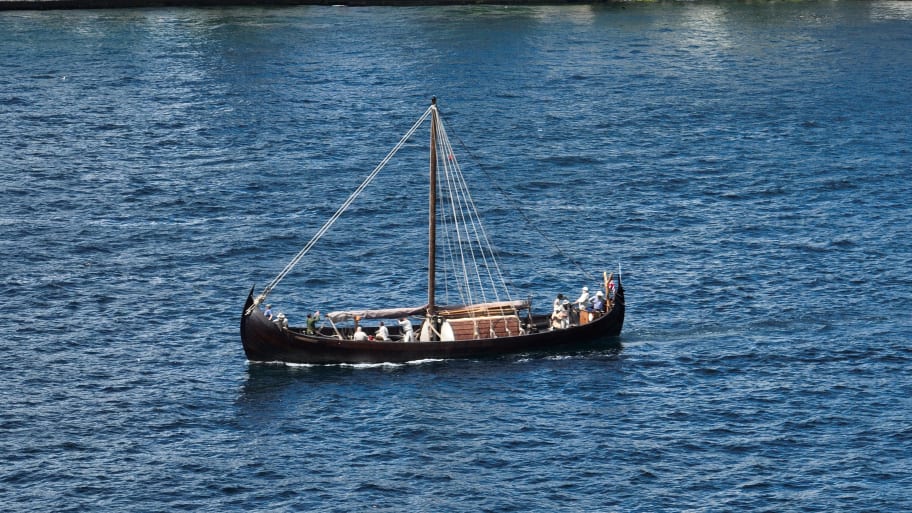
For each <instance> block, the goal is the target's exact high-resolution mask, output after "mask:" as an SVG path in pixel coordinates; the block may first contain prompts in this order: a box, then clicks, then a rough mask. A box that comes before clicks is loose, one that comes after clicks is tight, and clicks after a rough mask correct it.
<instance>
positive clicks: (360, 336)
mask: <svg viewBox="0 0 912 513" xmlns="http://www.w3.org/2000/svg"><path fill="white" fill-rule="evenodd" d="M352 340H358V341H362V340H367V333H364V330H362V329H361V326H358V327H357V328H355V334H354V335H352Z"/></svg>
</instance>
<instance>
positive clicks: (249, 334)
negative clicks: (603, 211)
mask: <svg viewBox="0 0 912 513" xmlns="http://www.w3.org/2000/svg"><path fill="white" fill-rule="evenodd" d="M251 305H253V295H252V291H251V294H250V295H248V296H247V302H246V304H245V305H244V311H245V312H246V311H247V310H248V309H249V308H250V306H251ZM624 309H625V306H624V289H623V287H622V286H621V287H618V292H617V295H616V298H615V303H614V307H613V308H612V310H611V311H610V312H608V313H606V314H605V315H603V316H601V317H600V318H598V319H596V320H595V321H592V322H590V323H588V324H584V325H582V326H574V327H571V328H567V329H563V330H554V331H548V330H545V331H539V332H537V333H529V334H525V335H519V336H513V337H501V338H488V339H479V340H460V341H455V342H398V341H393V342H379V341H354V340H340V339H338V338H335V337H324V336H314V335H306V334H304V333H303V332H300V331H297V330H296V329H295V328H291V329H282V328H280V327H279V326H277V325H276V324H275V323H273V322H272V321H270V320H269V319H267V318H266V317H265V316H264V315H263V313H262V312H261V311H260V310H259V308H254V309H253V311H252V312H251V313H250V314H249V315H242V316H241V341H242V342H243V344H244V352H245V353H246V355H247V359H248V360H250V361H252V362H286V363H305V364H339V363H353V364H354V363H386V362H389V363H401V362H410V361H416V360H429V359H448V358H478V357H485V356H497V355H503V354H513V353H524V352H530V351H552V350H560V349H561V348H566V347H568V346H578V345H582V344H587V343H592V342H596V341H599V340H603V339H605V338H608V337H615V336H618V335H620V333H621V329H622V328H623V325H624Z"/></svg>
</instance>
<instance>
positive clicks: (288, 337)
mask: <svg viewBox="0 0 912 513" xmlns="http://www.w3.org/2000/svg"><path fill="white" fill-rule="evenodd" d="M428 118H430V119H431V123H430V125H431V126H430V165H429V167H430V173H429V177H430V180H429V182H430V183H429V188H428V190H429V202H428V203H429V209H428V221H429V222H428V259H427V269H428V272H427V302H426V303H425V304H423V305H420V306H413V307H400V308H386V309H354V310H352V309H349V310H344V311H336V312H329V313H327V314H325V316H324V317H323V318H322V319H321V320H320V321H316V319H317V317H316V316H314V317H312V318H311V319H312V320H311V319H309V320H308V323H307V325H306V326H300V327H296V326H288V325H287V322H286V321H285V320H284V319H283V318H282V317H281V316H278V317H272V316H271V313H268V312H266V311H264V310H263V306H265V301H266V298H267V296H268V295H269V294H270V293H271V292H272V290H273V289H274V288H275V286H276V285H278V283H279V282H280V281H281V280H282V279H283V278H284V277H285V276H286V275H287V274H288V273H289V272H290V271H291V270H292V268H293V267H294V266H295V265H296V264H297V263H298V262H299V261H300V260H301V259H302V258H303V257H304V256H305V255H306V254H307V253H308V252H309V251H310V249H311V248H312V247H313V246H314V245H315V244H316V243H317V241H318V240H319V239H320V237H322V236H323V235H324V234H325V233H326V232H327V231H328V230H329V229H330V227H331V226H332V224H333V223H334V222H335V220H336V219H338V218H339V216H340V215H341V214H342V213H343V212H344V211H345V210H346V209H347V208H348V207H349V206H350V205H351V204H352V203H353V202H354V201H355V199H356V198H357V197H358V196H359V195H360V194H361V192H362V191H364V189H365V188H366V187H367V185H368V184H370V182H371V181H372V180H373V179H374V177H376V176H377V174H378V173H379V172H380V171H381V170H382V169H383V167H384V166H385V165H386V163H387V162H389V160H390V159H391V158H392V156H393V155H394V154H395V153H396V152H397V151H398V150H399V149H400V148H401V147H402V146H403V145H404V144H405V143H406V141H407V140H408V139H409V138H410V137H411V136H412V135H413V134H414V133H415V131H416V130H417V129H418V128H419V127H420V126H421V125H422V124H424V122H425V121H426V120H427V119H428ZM438 225H439V226H438ZM438 230H439V231H440V237H439V238H440V239H441V241H440V242H441V244H440V246H441V247H440V248H438ZM438 253H439V255H438ZM438 256H440V257H441V260H443V261H444V263H445V264H449V266H448V269H447V271H446V272H445V273H442V277H443V280H442V281H444V284H443V285H442V286H440V287H438V283H437V278H438V271H439V269H438V262H437V257H438ZM593 281H595V280H593ZM598 282H599V285H598V286H599V288H600V289H604V292H602V291H601V290H599V291H598V293H597V294H596V295H597V296H598V297H599V299H601V300H602V302H601V303H599V302H595V304H594V305H592V306H588V305H582V306H583V308H581V309H578V310H577V309H574V308H571V305H569V304H567V303H568V302H567V301H563V302H561V301H555V302H554V304H553V305H552V304H551V303H550V301H549V303H548V306H549V307H552V306H553V308H552V309H551V310H549V311H548V312H547V313H533V312H532V311H531V310H532V309H531V300H529V299H521V300H517V299H513V298H512V297H513V296H511V295H510V291H509V290H508V287H507V286H506V281H505V280H504V278H503V274H502V273H501V272H500V269H499V267H498V264H497V260H496V258H495V252H494V251H493V250H492V245H491V243H490V240H489V238H488V236H487V233H486V232H485V231H484V228H483V226H482V225H481V222H480V219H479V218H478V212H477V210H476V209H475V206H474V203H473V200H472V197H471V195H470V193H469V189H468V187H467V185H466V182H465V180H464V178H463V174H462V170H461V168H460V167H459V164H458V160H457V159H456V158H455V154H454V153H453V148H452V146H451V145H450V142H449V138H448V137H447V133H446V130H445V127H444V125H443V121H442V120H441V116H440V113H439V112H438V108H437V102H436V98H434V99H432V100H431V105H430V107H429V108H428V109H427V110H426V111H425V113H424V114H423V115H422V116H421V117H420V118H419V119H418V121H416V122H415V124H414V125H413V126H412V128H411V129H410V130H409V131H408V132H407V133H406V134H405V135H404V136H403V137H402V139H401V140H400V141H399V143H398V144H397V145H396V146H395V147H394V148H393V150H391V151H390V152H389V154H387V156H386V158H384V159H383V161H381V163H380V164H378V165H377V167H376V168H375V169H374V171H373V172H372V173H371V174H370V175H369V176H368V177H367V179H365V180H364V182H362V184H361V185H360V186H359V187H358V188H357V189H356V190H355V192H353V193H352V194H351V195H350V196H349V198H348V199H347V200H346V202H345V203H343V205H342V206H340V207H339V209H338V210H337V211H336V213H335V214H334V215H333V216H332V217H331V218H330V219H329V220H328V221H326V223H325V224H324V225H323V226H322V227H321V228H320V230H318V231H317V233H316V234H315V235H314V236H313V237H312V238H311V240H310V241H309V242H308V243H307V244H306V245H305V246H304V248H303V249H301V251H300V252H299V253H298V254H297V255H295V257H294V258H293V259H292V260H291V261H290V262H289V263H288V264H287V265H286V266H285V268H284V269H283V270H282V271H281V272H280V273H279V275H278V276H276V278H275V279H273V281H272V282H271V283H270V284H269V285H267V286H266V287H265V288H264V289H263V291H262V292H261V293H260V294H258V295H254V288H251V290H250V293H249V294H248V296H247V301H246V303H245V304H244V310H243V314H242V316H241V341H242V342H243V345H244V352H245V353H246V355H247V359H248V360H249V361H251V362H285V363H300V364H362V363H386V362H390V363H401V362H409V361H419V360H429V359H431V360H433V359H449V358H477V357H485V356H494V355H503V354H510V353H525V352H532V351H559V350H560V349H562V348H566V347H571V346H572V347H578V346H580V345H582V344H587V343H592V342H596V341H600V340H604V339H606V338H608V337H616V336H618V335H619V334H620V333H621V328H622V327H623V325H624V287H623V284H622V283H621V274H620V270H619V272H618V274H617V276H616V277H615V275H614V274H613V273H612V274H610V275H609V274H608V273H607V272H603V273H602V274H601V276H600V277H599V279H598ZM438 288H442V289H445V291H446V294H447V295H448V296H455V297H456V299H457V300H456V301H452V302H451V301H449V300H448V301H447V302H446V303H443V304H438V290H437V289H438ZM448 303H451V304H448ZM383 321H386V322H383ZM413 321H415V324H414V325H417V326H418V328H417V329H413ZM316 322H321V324H320V326H316Z"/></svg>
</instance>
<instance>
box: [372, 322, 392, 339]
mask: <svg viewBox="0 0 912 513" xmlns="http://www.w3.org/2000/svg"><path fill="white" fill-rule="evenodd" d="M374 338H375V339H377V340H389V338H390V333H389V330H388V329H386V326H385V325H384V324H383V321H380V327H379V328H377V332H376V333H374Z"/></svg>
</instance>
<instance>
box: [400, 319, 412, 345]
mask: <svg viewBox="0 0 912 513" xmlns="http://www.w3.org/2000/svg"><path fill="white" fill-rule="evenodd" d="M399 327H400V328H401V329H402V341H403V342H414V341H415V332H414V330H413V328H412V321H410V320H408V318H406V317H403V318H401V319H399Z"/></svg>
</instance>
